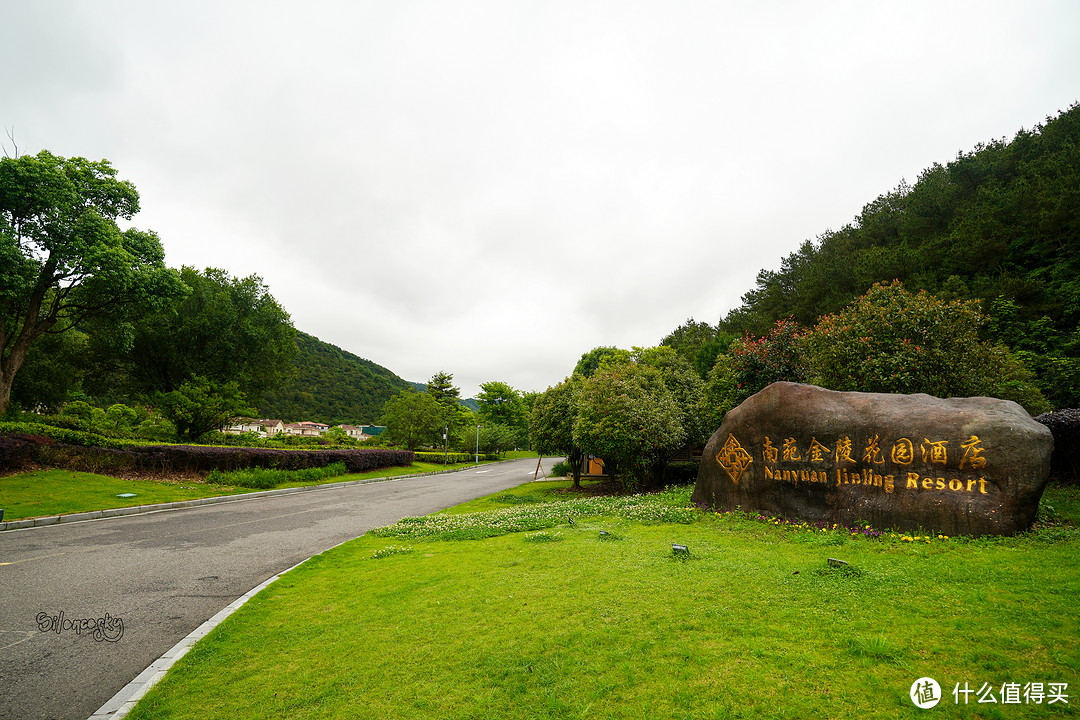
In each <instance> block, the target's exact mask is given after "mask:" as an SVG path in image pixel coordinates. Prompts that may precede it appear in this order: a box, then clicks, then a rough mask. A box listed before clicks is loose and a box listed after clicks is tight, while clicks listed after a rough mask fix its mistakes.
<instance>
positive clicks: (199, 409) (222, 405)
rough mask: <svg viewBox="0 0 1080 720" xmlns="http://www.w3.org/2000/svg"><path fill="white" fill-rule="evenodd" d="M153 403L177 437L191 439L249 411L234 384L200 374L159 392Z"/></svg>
mask: <svg viewBox="0 0 1080 720" xmlns="http://www.w3.org/2000/svg"><path fill="white" fill-rule="evenodd" d="M157 404H158V406H160V407H161V411H162V412H163V413H164V414H165V416H166V417H167V418H169V419H170V420H172V422H173V425H175V426H176V434H177V436H178V437H179V438H180V439H181V440H188V441H192V442H194V441H198V440H200V439H201V438H203V437H204V436H205V435H206V434H207V433H210V432H211V431H213V430H219V429H221V428H223V427H225V426H226V425H228V424H229V420H231V419H232V418H234V417H239V416H246V415H251V414H253V413H252V408H249V407H248V406H247V399H246V398H245V397H244V393H243V392H242V391H241V390H240V386H239V385H238V384H237V383H235V382H228V383H215V382H212V381H211V380H209V379H207V378H205V377H202V376H201V375H195V376H193V377H192V378H190V379H188V380H185V381H184V382H182V383H181V384H180V387H178V388H177V389H176V390H173V391H172V392H168V393H162V394H161V395H159V396H158V398H157Z"/></svg>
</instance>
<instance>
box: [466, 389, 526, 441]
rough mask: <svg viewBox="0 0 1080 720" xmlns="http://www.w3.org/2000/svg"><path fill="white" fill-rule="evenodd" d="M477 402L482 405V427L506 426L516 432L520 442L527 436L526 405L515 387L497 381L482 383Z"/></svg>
mask: <svg viewBox="0 0 1080 720" xmlns="http://www.w3.org/2000/svg"><path fill="white" fill-rule="evenodd" d="M476 401H477V402H478V403H479V404H480V411H479V413H478V415H479V417H480V423H481V424H482V425H505V426H506V427H508V428H511V429H512V430H513V431H514V434H515V436H516V437H517V438H518V440H519V442H520V441H521V440H522V439H524V437H525V436H526V435H527V433H528V417H527V415H526V412H525V403H524V401H523V400H522V397H521V393H520V392H518V391H517V390H515V389H514V388H513V387H511V386H510V385H508V384H506V383H504V382H499V381H497V380H493V381H491V382H485V383H480V392H479V393H477V395H476Z"/></svg>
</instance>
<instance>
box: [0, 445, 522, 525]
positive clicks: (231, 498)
mask: <svg viewBox="0 0 1080 720" xmlns="http://www.w3.org/2000/svg"><path fill="white" fill-rule="evenodd" d="M497 462H500V463H503V462H509V461H507V460H498V461H497ZM488 464H490V463H488ZM473 467H476V466H472V465H470V466H469V467H464V468H455V469H453V470H435V471H434V472H426V473H413V474H411V475H388V476H386V477H378V478H368V479H366V480H346V481H343V482H336V483H325V484H322V485H304V486H301V487H290V488H276V489H274V490H260V491H259V492H251V493H239V494H237V495H215V496H212V497H204V498H196V499H194V500H177V501H176V502H168V503H157V504H155V505H133V506H131V507H126V508H111V509H108V510H90V511H87V512H78V513H68V514H66V515H46V516H43V517H34V518H24V519H22V520H9V521H7V522H0V532H3V531H5V530H25V529H27V528H37V527H47V526H49V525H57V524H61V523H73V522H84V521H87V520H100V519H102V518H110V517H120V516H122V515H139V514H141V513H148V512H159V511H161V510H175V509H177V508H185V507H197V506H199V505H216V504H217V503H223V502H236V501H238V500H247V499H250V498H262V497H273V496H274V495H288V494H289V493H296V492H310V491H312V490H326V489H330V488H343V487H349V486H350V485H368V484H370V483H376V482H389V481H392V480H404V479H406V478H414V477H426V476H428V475H445V474H448V473H456V472H462V471H463V470H470V469H472V468H473Z"/></svg>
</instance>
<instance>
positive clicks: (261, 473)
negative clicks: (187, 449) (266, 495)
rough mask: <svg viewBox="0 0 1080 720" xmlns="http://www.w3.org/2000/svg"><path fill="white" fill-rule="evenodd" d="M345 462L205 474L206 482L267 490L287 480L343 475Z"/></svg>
mask: <svg viewBox="0 0 1080 720" xmlns="http://www.w3.org/2000/svg"><path fill="white" fill-rule="evenodd" d="M347 472H348V470H346V469H345V463H343V462H336V463H331V464H329V465H324V466H322V467H311V468H303V469H300V470H278V469H275V468H260V467H254V468H244V469H243V470H228V471H222V470H211V471H210V472H209V473H207V475H206V482H208V483H211V484H215V485H235V486H236V487H246V488H254V489H256V490H269V489H270V488H275V487H277V486H278V485H281V484H282V483H287V482H299V483H307V482H319V481H321V480H328V479H330V478H334V477H338V476H339V475H345V474H346V473H347Z"/></svg>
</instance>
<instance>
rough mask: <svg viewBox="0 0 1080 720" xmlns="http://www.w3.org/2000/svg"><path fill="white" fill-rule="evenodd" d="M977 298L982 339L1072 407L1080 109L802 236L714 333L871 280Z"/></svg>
mask: <svg viewBox="0 0 1080 720" xmlns="http://www.w3.org/2000/svg"><path fill="white" fill-rule="evenodd" d="M893 279H899V280H901V281H903V282H904V286H905V287H906V288H907V289H908V290H911V291H916V290H923V289H925V290H927V291H929V292H930V293H933V294H935V295H937V296H938V297H941V298H944V299H970V298H978V299H980V300H981V301H982V308H983V311H984V312H985V313H987V314H988V315H990V317H991V321H990V324H989V333H990V335H991V336H992V337H993V338H994V339H997V340H1001V341H1003V342H1004V343H1005V344H1007V345H1009V346H1010V347H1012V348H1013V349H1014V350H1018V351H1020V352H1021V353H1022V356H1023V357H1024V359H1025V362H1026V363H1027V364H1028V365H1029V367H1031V368H1032V369H1033V370H1035V372H1036V373H1037V374H1038V376H1039V379H1040V381H1041V382H1040V385H1041V386H1042V388H1043V391H1044V393H1046V394H1047V396H1048V397H1051V398H1052V400H1053V401H1054V402H1055V404H1056V405H1057V406H1059V407H1061V406H1071V407H1075V406H1076V403H1077V402H1080V396H1078V388H1080V333H1078V332H1077V328H1078V327H1080V104H1078V105H1073V106H1072V107H1071V108H1070V109H1069V110H1067V111H1065V112H1062V113H1060V114H1059V115H1058V116H1057V117H1054V118H1049V119H1048V120H1047V121H1046V123H1045V124H1043V125H1041V126H1036V127H1035V128H1033V129H1031V130H1022V131H1020V132H1019V133H1017V135H1016V136H1015V137H1014V138H1013V139H1012V140H1011V141H1007V140H995V141H992V142H989V143H987V144H982V145H978V146H976V147H975V149H974V150H973V151H972V152H969V153H963V152H962V153H960V154H959V155H958V157H957V158H956V159H955V160H954V161H952V162H950V163H948V164H947V165H945V166H941V165H939V164H934V165H933V166H932V167H930V168H928V169H926V170H925V171H923V172H922V174H920V176H919V178H918V181H917V182H916V183H915V184H914V185H908V184H906V183H901V184H900V186H899V187H897V188H896V189H895V190H893V191H892V192H889V193H886V194H884V195H882V196H880V197H878V198H877V199H876V200H874V201H873V202H871V203H870V204H868V205H867V206H866V207H865V208H863V211H862V213H861V214H860V215H859V216H858V217H857V218H856V219H855V220H854V222H853V223H852V224H850V225H847V226H845V227H843V228H841V229H840V230H837V231H829V232H825V233H824V234H822V235H821V236H819V237H818V238H817V240H816V241H806V242H804V243H803V245H802V246H801V247H800V248H799V250H798V251H797V252H795V253H792V254H791V255H789V256H788V257H786V258H784V259H783V260H782V262H781V265H780V269H779V270H762V271H761V272H760V273H759V274H758V278H757V286H756V287H755V288H754V289H753V290H751V291H750V292H748V293H747V294H746V295H744V296H743V304H742V306H741V307H739V308H736V309H735V310H733V311H732V312H731V313H729V314H728V316H727V317H726V318H724V319H723V320H722V321H721V322H720V323H719V325H718V327H717V330H720V331H727V332H728V333H732V334H742V333H745V332H752V333H755V334H759V335H760V334H763V333H765V332H766V331H768V329H769V328H770V327H771V326H772V325H773V324H774V323H775V322H776V321H777V320H778V319H781V318H785V317H793V318H794V319H795V320H796V321H798V322H799V323H801V324H803V325H812V324H814V323H815V322H816V320H817V318H818V317H819V316H821V315H823V314H827V313H833V312H836V311H838V310H840V309H841V308H842V307H844V306H845V305H847V304H848V303H849V302H851V301H852V299H854V298H855V297H857V296H859V295H861V294H863V293H864V292H866V290H867V289H868V288H869V287H870V286H871V285H872V284H874V283H875V282H879V281H890V280H893Z"/></svg>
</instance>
